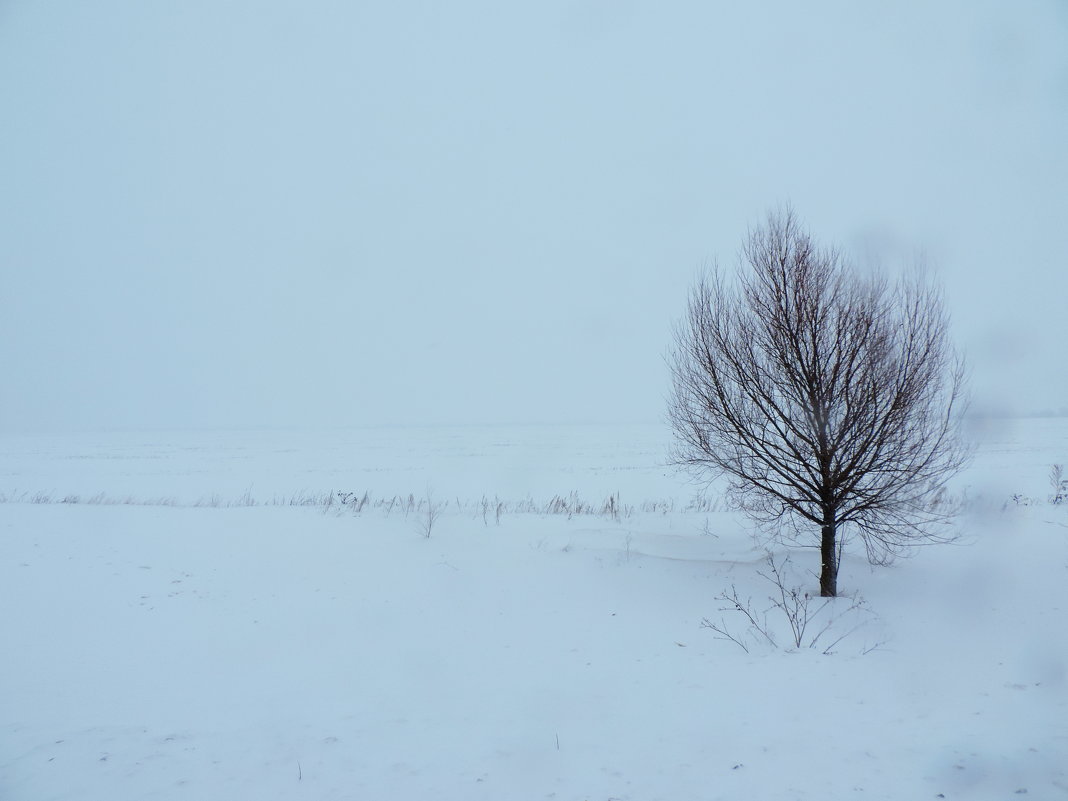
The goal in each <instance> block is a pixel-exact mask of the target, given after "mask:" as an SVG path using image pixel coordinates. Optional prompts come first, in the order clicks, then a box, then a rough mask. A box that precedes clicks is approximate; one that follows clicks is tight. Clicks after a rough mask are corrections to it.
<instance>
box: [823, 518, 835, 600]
mask: <svg viewBox="0 0 1068 801" xmlns="http://www.w3.org/2000/svg"><path fill="white" fill-rule="evenodd" d="M835 534H836V531H835V523H834V514H833V513H827V514H825V515H824V516H823V540H822V542H821V543H820V559H821V562H822V564H821V568H822V569H821V570H820V595H821V596H823V597H824V598H834V597H835V596H836V595H838V553H837V550H838V549H837V548H836V547H835V546H836V545H837V543H836V542H835Z"/></svg>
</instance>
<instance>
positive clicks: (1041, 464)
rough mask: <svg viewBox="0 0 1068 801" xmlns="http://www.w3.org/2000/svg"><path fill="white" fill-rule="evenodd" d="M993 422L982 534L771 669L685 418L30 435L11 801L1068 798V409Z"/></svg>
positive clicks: (802, 555)
mask: <svg viewBox="0 0 1068 801" xmlns="http://www.w3.org/2000/svg"><path fill="white" fill-rule="evenodd" d="M976 433H977V435H981V437H982V444H981V447H980V449H979V452H978V454H977V457H976V461H975V464H974V466H973V467H972V468H971V469H970V470H969V472H968V474H967V475H965V476H963V477H962V479H961V481H960V482H958V484H959V487H960V488H961V489H963V488H967V489H968V497H969V498H970V502H969V503H970V509H971V511H970V512H969V514H968V515H966V516H965V517H964V518H963V519H962V520H961V524H960V529H961V535H962V536H961V540H960V542H959V544H957V545H952V546H938V547H930V548H925V549H922V550H920V551H919V552H918V553H917V554H916V555H915V556H914V557H913V558H911V559H908V560H903V561H900V562H898V563H897V564H896V565H894V566H893V567H890V568H870V567H869V566H868V565H867V564H866V563H865V562H864V561H863V559H861V558H858V556H857V555H856V554H854V555H851V556H847V557H846V560H845V562H844V564H843V570H842V576H841V579H840V581H841V586H842V587H843V588H844V589H845V590H846V591H847V592H859V593H860V595H861V596H863V598H864V599H865V600H866V602H867V607H868V608H869V609H870V612H867V613H865V612H849V613H846V612H844V610H845V609H846V608H847V607H848V606H849V605H850V604H851V603H852V601H851V600H850V599H848V598H843V599H838V600H836V601H835V602H834V606H833V607H831V608H830V609H828V610H824V612H823V613H821V615H822V617H820V618H819V619H818V620H819V621H820V622H819V623H818V624H814V625H815V627H814V628H813V629H811V630H810V637H811V632H818V631H819V630H820V628H821V627H822V625H823V621H825V620H833V622H832V623H831V628H830V629H829V631H828V633H827V634H826V635H825V636H824V637H822V638H821V640H820V642H819V644H818V647H816V648H807V647H802V648H801V649H796V648H793V647H783V648H779V649H773V648H771V647H770V646H769V645H767V644H766V643H764V644H761V643H760V642H759V641H758V640H757V639H756V638H749V639H747V640H744V641H745V642H746V644H747V647H748V648H749V652H748V653H746V652H745V651H743V650H742V649H741V648H740V647H737V646H736V645H735V644H733V643H731V642H729V641H726V640H723V639H720V638H718V637H717V635H716V634H715V633H714V632H713V631H712V630H710V629H708V628H705V627H702V620H704V619H706V618H708V619H710V620H712V621H715V622H722V623H724V624H725V625H727V626H728V627H730V628H731V630H732V631H733V633H735V634H736V635H737V636H739V637H745V636H746V628H745V626H744V625H743V621H742V620H741V619H740V618H739V616H738V615H737V614H736V613H732V612H730V611H727V612H721V611H720V609H721V608H722V607H723V605H724V604H723V602H722V601H718V600H716V596H717V595H718V594H720V593H721V592H723V591H724V590H729V589H730V588H731V587H732V586H733V587H735V588H736V589H737V591H738V593H739V594H740V595H741V596H742V597H743V598H748V597H752V598H753V601H754V607H755V608H758V609H759V610H761V611H763V610H764V609H766V608H767V607H768V606H769V603H768V602H767V601H766V599H767V597H768V594H769V591H772V590H774V587H772V586H771V585H770V584H769V583H768V582H766V581H765V580H764V579H762V578H761V577H760V576H759V575H758V574H757V571H758V570H762V569H763V568H764V567H765V565H764V564H763V562H762V559H763V550H762V549H761V548H760V547H759V546H758V545H756V544H755V543H754V541H753V540H752V539H751V537H750V536H749V534H748V532H747V529H746V526H745V524H744V521H742V520H741V519H739V518H738V517H737V516H735V515H734V514H732V513H729V512H725V511H723V510H722V509H721V507H719V506H717V505H715V504H713V505H712V506H704V507H695V506H694V505H692V504H691V500H692V497H693V487H691V486H688V485H687V484H685V483H684V482H683V481H682V480H681V479H680V478H678V477H677V476H675V475H673V474H672V473H671V471H669V470H667V469H665V468H663V467H662V466H661V463H662V462H663V460H664V450H665V448H666V446H667V444H668V439H667V436H666V434H665V432H664V431H663V430H662V429H660V428H658V427H629V428H623V427H618V426H617V427H596V426H590V427H553V428H537V427H531V428H512V429H503V428H501V429H491V428H457V429H369V430H349V431H340V432H325V431H324V432H268V433H263V432H215V433H201V434H188V433H173V432H172V433H154V434H132V433H123V434H108V435H95V436H69V435H68V436H55V437H47V436H6V437H3V438H0V496H2V499H3V500H4V501H5V502H3V503H0V608H2V609H3V614H2V615H0V641H2V642H3V644H4V647H5V652H4V659H3V660H0V688H2V694H0V798H3V799H5V801H6V800H8V799H11V800H12V801H14V800H16V799H34V801H38V800H39V799H60V798H64V799H65V798H69V799H79V800H82V799H107V800H108V801H113V800H114V799H126V798H130V799H134V798H136V799H180V798H181V799H185V798H188V799H198V800H200V799H234V798H255V799H301V798H308V799H386V798H389V799H493V801H501V800H502V799H516V800H517V801H519V800H522V799H549V798H553V799H575V800H576V801H581V800H584V799H589V800H590V801H593V800H596V801H608V799H618V800H622V799H632V800H633V801H650V800H651V799H665V800H667V799H671V800H673V801H674V800H678V799H720V798H722V799H762V800H763V801H775V800H776V799H820V801H824V800H825V799H839V798H858V799H859V798H870V799H904V798H911V799H924V798H939V797H944V798H947V799H952V798H967V799H1005V798H1009V797H1016V796H1017V795H1023V794H1024V793H1027V794H1028V797H1030V798H1038V799H1047V798H1065V797H1068V674H1066V666H1068V602H1066V597H1068V507H1066V506H1063V505H1060V506H1054V505H1051V504H1050V503H1049V502H1048V500H1047V496H1048V495H1049V492H1050V488H1049V485H1048V479H1047V475H1048V472H1049V468H1050V465H1051V464H1053V463H1055V462H1061V463H1068V420H1029V421H1016V422H1014V423H1012V424H1011V425H1001V426H987V427H985V428H983V429H982V430H979V431H977V432H976ZM339 491H343V492H353V493H356V495H354V496H351V497H350V505H346V506H340V505H338V504H337V503H333V504H332V505H331V506H329V507H324V506H322V505H319V504H321V503H322V502H323V499H325V498H327V497H330V498H335V499H336V497H337V496H336V493H337V492H339ZM364 493H366V494H367V497H368V500H367V502H366V504H365V505H364V506H363V507H362V509H361V511H359V512H358V513H357V512H354V510H353V508H352V506H351V499H352V498H362V497H363V494H364ZM572 493H575V494H576V495H577V499H578V500H581V501H582V502H583V504H584V505H582V504H579V503H578V502H577V500H576V495H572ZM409 495H411V496H412V498H409V497H408V496H409ZM428 495H429V497H430V499H431V502H432V503H433V505H434V507H435V508H437V509H439V510H440V516H439V517H438V519H437V520H436V521H435V522H434V524H433V527H432V530H431V532H430V537H429V538H427V537H425V536H423V534H424V528H425V524H426V522H427V517H426V510H427V507H428V505H427V502H426V498H427V496H428ZM1013 495H1018V496H1020V497H1019V498H1018V499H1017V500H1013ZM554 496H555V497H557V498H558V502H557V503H555V506H554V502H553V498H554ZM610 497H612V498H615V499H616V501H615V507H614V508H612V507H609V508H608V509H604V505H605V503H606V501H607V499H609V498H610ZM35 501H38V502H35ZM63 501H68V502H67V503H64V502H63ZM291 502H297V503H307V504H308V505H304V506H299V505H289V504H290V503H291ZM565 507H566V508H565ZM576 507H578V508H577V511H578V512H580V513H577V514H576V513H572V514H568V513H567V509H570V510H571V511H572V512H575V511H576ZM552 509H556V510H557V511H558V512H559V513H555V514H553V513H549V512H550V511H551V510H552ZM776 553H777V556H778V557H779V559H780V560H781V559H782V558H785V556H787V555H789V556H790V558H791V560H792V567H793V571H794V575H795V576H796V582H797V583H798V584H802V585H804V586H805V587H806V588H808V589H813V590H814V589H815V580H814V578H813V577H812V575H811V573H810V571H811V570H813V569H814V568H815V566H816V565H815V562H816V554H815V553H814V552H813V551H811V550H805V549H798V550H794V551H792V552H789V554H788V553H787V551H786V550H785V549H783V548H778V549H777V550H776ZM734 618H739V619H734ZM782 623H783V621H782V620H779V619H777V618H775V616H774V615H772V616H771V617H769V625H770V626H771V627H772V629H773V632H774V633H775V634H776V636H777V637H778V638H779V640H780V642H781V643H782V644H783V645H791V644H790V643H789V642H788V641H787V639H786V637H785V636H784V635H785V634H786V633H787V632H786V630H785V628H784V626H783V625H782ZM858 626H859V628H856V627H858ZM854 629H855V630H854ZM850 632H852V633H850ZM843 634H845V635H846V636H845V638H844V639H842V640H841V642H839V643H838V644H837V645H836V646H835V647H834V648H833V649H832V651H833V653H831V654H824V653H823V650H824V648H825V646H826V645H827V644H828V643H829V642H831V641H833V639H834V638H835V637H838V636H840V635H843Z"/></svg>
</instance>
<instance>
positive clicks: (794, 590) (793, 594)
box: [701, 553, 883, 654]
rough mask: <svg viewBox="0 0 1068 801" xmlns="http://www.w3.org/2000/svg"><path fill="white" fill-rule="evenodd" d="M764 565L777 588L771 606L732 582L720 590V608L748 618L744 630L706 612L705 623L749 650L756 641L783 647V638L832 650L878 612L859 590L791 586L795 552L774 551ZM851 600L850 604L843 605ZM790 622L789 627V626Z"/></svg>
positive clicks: (867, 648) (791, 643) (826, 651)
mask: <svg viewBox="0 0 1068 801" xmlns="http://www.w3.org/2000/svg"><path fill="white" fill-rule="evenodd" d="M765 562H766V565H767V567H766V568H765V570H759V571H757V575H759V576H760V577H761V578H763V579H765V580H766V581H767V582H769V583H770V584H771V585H772V587H773V588H774V589H773V591H772V594H770V595H769V596H768V601H769V602H770V603H771V606H769V607H767V608H766V609H764V610H759V609H757V608H755V607H754V606H753V601H752V599H751V598H745V599H743V598H742V597H741V596H740V595H739V594H738V590H737V588H736V587H735V586H734V585H733V584H732V585H731V588H730V590H724V591H723V592H722V593H720V594H719V595H717V596H716V600H718V601H721V602H723V603H724V604H725V606H722V607H720V610H719V611H720V612H734V613H736V614H738V615H740V616H741V617H742V619H743V620H744V627H743V629H742V630H741V631H738V630H736V629H735V628H733V627H732V626H731V625H730V624H729V623H728V622H727V620H726V618H725V617H722V616H721V617H720V619H719V620H718V621H713V620H710V619H709V618H705V619H704V620H702V621H701V627H702V628H706V629H711V630H712V631H713V632H715V633H716V634H718V635H719V638H720V639H724V640H729V641H730V642H733V643H734V644H735V645H737V646H738V647H739V648H741V649H742V650H743V651H745V652H746V653H749V648H750V646H752V645H756V644H759V643H764V644H766V645H768V646H770V647H771V648H773V649H779V648H780V647H783V646H781V645H780V640H782V639H784V638H785V639H786V640H787V641H788V644H787V645H786V646H785V647H787V648H789V649H790V650H800V649H802V648H812V649H818V650H819V651H820V653H823V654H832V653H834V650H835V648H837V646H838V645H839V644H840V643H841V642H842V641H843V640H845V639H846V638H847V637H849V636H851V635H853V634H855V633H856V632H858V631H860V630H861V629H862V628H864V627H865V626H866V625H867V624H868V623H870V622H871V620H872V618H873V614H872V612H871V610H870V609H869V608H868V605H867V602H866V601H864V600H863V599H861V598H860V597H859V596H853V597H852V598H848V597H847V598H844V599H837V600H836V599H835V598H826V597H823V598H821V597H820V596H813V595H811V594H810V593H808V592H806V591H805V590H804V589H803V588H801V587H799V586H792V585H791V584H790V582H789V580H788V578H787V573H788V570H789V566H790V557H789V556H787V557H786V558H785V559H783V560H782V561H781V562H776V561H775V557H774V556H773V555H772V554H771V553H769V554H768V555H767V559H766V560H765ZM844 602H848V605H844ZM784 627H785V628H784ZM882 644H883V643H882V642H877V643H875V644H874V645H865V646H864V647H863V648H862V649H861V652H862V653H865V654H866V653H869V652H871V651H873V650H875V649H876V648H878V647H880V646H881V645H882Z"/></svg>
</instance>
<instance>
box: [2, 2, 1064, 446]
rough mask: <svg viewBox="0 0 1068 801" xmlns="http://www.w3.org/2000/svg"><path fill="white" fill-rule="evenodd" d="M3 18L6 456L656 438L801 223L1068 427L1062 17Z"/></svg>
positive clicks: (1010, 10) (782, 6) (509, 10)
mask: <svg viewBox="0 0 1068 801" xmlns="http://www.w3.org/2000/svg"><path fill="white" fill-rule="evenodd" d="M515 5H518V4H507V3H494V2H488V1H487V2H471V1H469V0H458V2H455V3H431V2H423V3H418V2H398V3H386V4H370V3H350V2H341V1H340V0H338V2H327V1H326V0H307V1H305V2H300V3H297V2H281V0H266V1H263V2H251V0H249V1H248V2H236V1H235V2H221V1H220V0H211V1H210V2H208V1H207V0H199V1H198V0H192V1H190V2H182V3H165V2H117V1H115V0H100V1H99V2H94V3H80V2H54V3H33V2H29V0H25V1H20V0H6V2H3V3H0V109H2V111H0V131H2V139H0V141H2V142H3V147H0V186H2V188H3V189H2V191H0V278H2V284H0V368H2V373H0V430H8V431H22V430H36V431H53V430H55V431H64V430H79V429H84V430H97V429H110V428H190V427H231V426H301V427H303V426H315V427H320V426H339V425H382V424H414V425H419V424H436V423H461V424H463V423H491V422H492V423H510V422H531V423H539V422H546V423H557V422H587V421H598V420H604V421H609V422H623V421H628V422H629V421H639V422H640V421H656V420H658V419H660V418H661V417H662V415H663V410H664V402H665V401H664V399H665V396H666V394H667V390H668V373H667V369H666V366H665V361H664V357H665V354H666V353H667V351H668V349H669V347H670V340H671V328H672V325H673V323H674V321H675V320H676V319H677V318H678V317H679V316H680V315H681V313H682V312H683V309H684V306H685V302H686V293H687V290H688V288H689V286H690V285H691V283H692V281H693V279H694V276H695V275H696V274H697V272H698V271H699V270H700V269H702V268H704V267H707V266H708V265H710V264H712V263H714V262H718V263H720V264H722V265H724V266H730V265H732V264H733V263H734V261H735V259H736V254H737V251H738V247H739V244H740V242H741V240H742V237H743V236H744V235H745V232H746V229H747V227H748V226H750V225H753V224H756V223H759V222H760V220H761V219H762V217H763V216H764V214H765V213H766V211H767V210H768V209H769V208H772V207H775V206H776V205H778V204H781V203H784V202H789V203H791V204H792V205H793V207H794V209H795V210H796V212H797V213H798V215H799V216H800V217H801V218H802V219H803V221H804V222H805V224H806V225H807V226H808V227H809V228H810V229H811V230H812V232H813V233H814V234H815V235H816V236H817V237H819V238H820V239H821V240H823V241H824V242H827V243H829V244H837V245H839V246H840V247H842V248H843V249H844V250H846V251H847V252H850V253H852V254H854V255H855V258H856V260H857V262H858V263H861V264H865V265H866V264H868V263H870V262H878V263H881V264H883V265H884V266H885V267H887V268H888V269H896V268H897V267H899V266H901V265H904V264H908V263H911V262H913V261H915V260H917V259H923V260H924V261H926V263H927V264H928V266H929V268H930V270H931V272H932V274H933V275H934V276H935V277H936V278H937V280H939V281H941V282H942V283H943V284H944V286H945V290H946V296H947V301H948V303H949V305H950V308H951V309H952V314H953V320H954V327H953V331H954V336H955V338H956V340H957V342H958V343H959V344H960V345H961V347H962V348H963V349H964V350H965V352H966V353H967V354H968V357H969V360H970V363H971V369H972V385H973V389H974V395H975V405H976V407H977V408H979V409H982V410H989V411H1014V412H1018V413H1035V412H1041V411H1044V410H1049V409H1053V410H1056V409H1065V408H1068V370H1066V369H1065V365H1066V363H1068V358H1066V354H1068V324H1066V323H1065V316H1064V308H1065V306H1066V304H1068V224H1066V221H1068V189H1066V187H1068V146H1066V144H1065V143H1066V142H1068V7H1066V6H1065V5H1064V4H1063V3H1060V2H1056V0H1048V1H1047V2H1040V1H1039V0H1034V1H1033V2H1022V3H1014V4H1005V3H998V2H963V1H962V2H946V3H940V4H937V7H931V6H930V5H929V4H927V3H923V2H900V3H892V4H891V3H880V4H862V5H857V4H853V3H848V2H840V3H821V2H817V3H815V4H803V5H797V4H795V3H788V2H775V3H772V2H758V3H752V4H727V3H705V2H674V3H645V2H608V1H607V0H587V1H585V2H553V0H549V1H548V2H542V3H537V4H524V7H513V6H515Z"/></svg>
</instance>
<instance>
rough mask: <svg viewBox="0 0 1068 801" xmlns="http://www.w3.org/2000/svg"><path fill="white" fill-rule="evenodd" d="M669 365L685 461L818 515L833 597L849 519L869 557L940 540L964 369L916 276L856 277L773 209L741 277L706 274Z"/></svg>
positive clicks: (960, 452)
mask: <svg viewBox="0 0 1068 801" xmlns="http://www.w3.org/2000/svg"><path fill="white" fill-rule="evenodd" d="M671 366H672V373H673V379H674V392H673V396H672V398H671V401H670V406H669V417H670V420H671V423H672V427H673V429H674V432H675V437H676V449H675V460H676V462H677V463H678V464H681V465H683V466H685V467H687V468H689V469H691V470H692V471H693V472H694V473H695V474H697V475H698V476H701V477H709V478H714V477H717V476H720V475H725V476H726V477H727V478H728V479H729V489H728V497H729V498H730V499H731V501H732V502H733V503H734V504H735V505H737V506H738V507H740V508H741V509H743V510H744V511H746V512H747V513H749V514H750V515H751V516H752V517H754V518H755V519H756V520H758V521H760V522H762V523H767V524H776V525H781V524H782V523H787V524H790V525H791V526H792V531H793V534H794V535H795V536H797V535H800V534H802V532H803V531H805V530H810V531H811V530H813V528H810V527H818V528H819V531H820V537H819V544H820V553H821V571H820V594H821V595H823V596H835V595H837V592H838V563H839V556H840V548H841V539H840V533H843V532H844V531H845V530H846V529H843V527H844V526H847V525H849V526H852V527H854V529H855V530H856V531H857V532H858V533H859V534H860V535H861V538H862V539H863V542H864V544H865V547H866V549H867V554H868V557H869V559H871V560H872V561H873V562H885V561H887V560H889V559H890V558H892V557H893V556H894V555H895V554H897V553H899V552H901V551H902V550H904V549H905V548H907V546H909V545H911V544H915V543H917V542H922V541H932V540H939V539H944V536H943V535H940V534H939V533H938V529H939V528H940V527H939V526H938V525H937V524H939V523H942V522H945V520H946V518H947V516H948V515H949V514H950V513H951V510H949V509H948V507H947V505H945V504H943V503H940V500H941V499H942V497H943V492H944V486H945V484H946V482H947V480H948V479H949V478H951V477H952V476H953V475H954V474H955V473H956V472H957V471H958V470H959V469H960V468H961V467H962V466H963V465H964V463H965V462H966V461H967V458H968V451H967V449H966V448H965V447H964V446H963V444H962V442H961V439H960V436H959V424H958V421H959V413H960V412H961V406H962V404H963V391H964V375H965V371H964V363H963V360H962V358H961V357H960V356H959V355H958V353H957V352H956V351H955V350H954V349H953V347H952V345H951V343H950V342H949V339H948V316H947V314H946V311H945V308H944V304H943V300H942V294H941V292H940V291H939V290H937V289H935V288H933V287H932V286H931V285H930V284H929V283H927V282H926V281H925V280H924V278H923V276H922V275H920V274H919V273H916V274H913V275H911V276H909V277H906V278H904V279H902V280H900V281H897V282H890V281H888V280H886V279H885V278H881V277H871V276H863V275H860V274H858V273H857V272H855V271H852V270H851V269H849V267H848V266H847V265H846V264H845V263H844V262H843V259H842V258H841V257H840V255H839V254H838V253H837V252H836V251H834V250H829V249H822V248H820V247H818V246H817V245H816V244H815V243H814V242H813V241H812V239H811V238H810V237H809V235H808V234H807V233H806V232H805V231H803V230H802V229H801V227H800V225H799V223H798V221H797V219H796V218H795V216H794V214H793V212H792V211H790V210H789V209H787V210H785V211H781V212H778V213H773V214H770V215H769V216H768V219H767V222H766V224H765V225H764V226H763V227H760V228H757V229H755V230H753V231H751V232H750V233H749V236H748V238H747V241H746V242H745V244H744V245H743V248H742V258H741V265H740V267H739V271H738V276H737V281H736V282H733V283H732V282H728V281H727V280H726V279H725V278H724V277H723V275H722V274H721V273H720V272H719V271H714V272H713V273H712V274H711V275H710V276H707V277H705V278H703V279H701V280H699V281H698V283H697V285H696V287H695V288H694V289H693V291H692V294H691V296H690V301H689V309H688V314H687V316H686V317H685V318H684V320H683V321H682V323H681V324H680V325H679V327H678V328H677V330H676V336H675V353H674V358H673V361H672V365H671ZM779 533H780V534H782V529H781V528H780V529H779Z"/></svg>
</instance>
